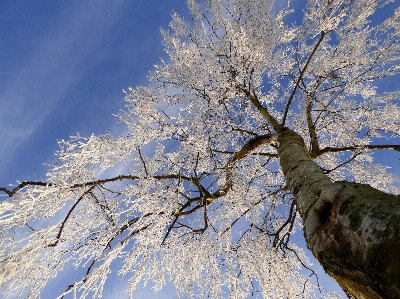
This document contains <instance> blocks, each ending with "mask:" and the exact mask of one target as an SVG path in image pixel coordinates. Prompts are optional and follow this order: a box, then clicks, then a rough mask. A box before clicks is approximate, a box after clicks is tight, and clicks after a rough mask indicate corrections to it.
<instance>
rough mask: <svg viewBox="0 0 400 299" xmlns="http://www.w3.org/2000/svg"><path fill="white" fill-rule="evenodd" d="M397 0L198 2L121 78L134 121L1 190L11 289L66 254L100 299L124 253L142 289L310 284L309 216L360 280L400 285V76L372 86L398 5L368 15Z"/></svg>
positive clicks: (337, 259) (320, 245)
mask: <svg viewBox="0 0 400 299" xmlns="http://www.w3.org/2000/svg"><path fill="white" fill-rule="evenodd" d="M388 2H390V1H383V0H382V1H376V0H375V1H372V0H347V1H344V0H342V1H339V0H337V1H335V0H310V1H309V2H308V5H307V8H306V10H305V11H304V14H303V17H302V22H301V24H300V25H296V24H291V25H288V24H286V23H285V21H284V19H285V17H287V15H288V14H290V12H291V11H290V10H289V9H288V8H284V9H281V10H279V11H278V12H276V10H277V9H276V8H275V7H274V3H273V1H256V0H237V1H235V0H226V1H224V0H220V1H208V2H207V5H205V6H204V7H202V6H201V5H199V4H197V3H196V2H194V1H193V0H189V1H188V6H189V9H190V11H191V14H192V22H191V23H189V22H187V21H185V20H184V19H182V18H181V17H179V16H178V15H176V14H174V15H173V20H172V22H171V27H172V32H171V33H170V32H167V31H163V36H164V43H165V49H166V52H167V54H168V56H169V58H168V60H167V61H164V60H162V63H161V64H160V65H158V66H156V71H155V72H153V73H152V75H151V76H150V79H151V80H150V83H149V86H147V87H144V86H139V87H136V88H130V89H129V91H126V100H127V102H128V104H127V107H126V109H125V112H122V113H121V114H120V115H119V118H120V120H122V121H124V122H125V123H126V124H127V126H128V127H129V130H130V132H129V134H128V135H126V136H123V137H114V136H112V135H111V134H109V133H106V134H104V135H99V136H95V135H92V136H90V137H88V138H84V137H81V136H79V135H78V136H75V137H72V138H71V140H69V141H64V140H61V141H59V143H60V150H59V151H58V152H57V155H58V160H57V162H56V164H55V165H53V166H51V168H50V169H49V171H48V172H47V180H45V181H26V182H21V183H18V184H17V185H16V186H14V187H13V188H9V187H4V188H1V189H0V190H1V191H2V192H3V193H4V194H5V195H7V196H8V197H9V198H7V199H5V200H3V201H2V202H1V203H0V207H1V220H0V225H1V232H2V234H1V250H0V252H1V276H0V277H1V278H0V281H1V283H2V286H3V287H4V289H5V290H6V294H7V295H10V294H14V293H16V292H21V294H22V295H24V296H25V295H27V296H28V297H32V298H35V297H38V296H39V294H40V291H41V289H42V288H43V287H44V286H45V285H46V283H48V281H49V279H50V278H52V277H54V276H55V275H57V273H58V272H59V271H60V270H61V269H63V267H64V266H65V265H66V264H68V263H72V264H74V265H75V266H84V267H86V273H85V275H84V276H83V277H82V279H81V280H79V281H76V282H75V283H74V284H71V285H70V286H68V287H67V289H66V292H65V293H68V292H70V291H72V290H75V289H76V290H78V291H80V292H81V293H80V295H81V297H82V298H84V297H86V296H88V295H89V294H91V295H93V296H94V297H98V296H100V295H101V293H102V287H103V285H104V282H105V280H106V278H107V276H108V274H109V272H110V267H111V263H112V262H113V261H115V260H121V261H122V267H121V269H120V272H119V273H120V274H121V275H130V276H131V277H130V278H129V279H130V288H131V290H132V289H134V288H135V286H136V285H137V283H138V282H140V281H141V280H145V281H147V280H152V281H154V282H155V283H156V289H158V288H161V287H162V286H163V284H164V281H165V274H167V275H169V277H170V280H171V281H172V282H173V283H174V284H175V285H176V286H177V289H178V293H179V294H178V295H181V294H183V293H185V292H186V293H188V294H189V295H190V296H194V295H195V293H196V296H197V297H199V298H202V297H207V296H208V297H211V298H218V297H222V296H224V293H229V296H230V297H232V298H245V297H246V296H247V295H248V294H249V293H250V292H251V291H252V290H253V289H255V288H256V287H255V286H254V282H257V283H258V284H259V286H260V292H261V293H262V295H263V296H264V298H270V297H275V298H296V297H301V298H312V297H315V296H317V295H316V291H317V289H318V286H314V285H312V284H311V283H310V282H309V281H308V277H307V276H308V275H309V273H311V275H312V274H313V272H312V269H311V268H310V266H309V262H308V259H307V256H306V255H305V252H304V250H302V249H301V248H299V247H298V246H297V245H296V243H295V242H293V240H291V238H290V236H291V235H293V233H294V232H295V231H296V230H297V231H298V230H303V231H304V236H305V239H306V241H307V244H308V247H309V249H310V250H311V252H312V253H313V254H314V256H315V257H316V258H317V259H318V260H319V262H320V263H321V265H322V266H323V267H324V269H325V271H326V272H327V273H328V274H330V275H331V276H332V277H334V278H335V279H336V280H337V281H338V283H339V284H340V285H341V286H342V288H343V289H344V291H345V292H346V293H347V294H348V295H349V296H352V297H353V298H398V297H400V281H399V280H398V279H397V278H398V277H400V270H399V269H400V267H399V266H400V253H399V251H398V250H396V249H397V248H398V245H400V244H399V242H400V241H398V240H399V237H400V217H399V213H400V212H399V211H400V197H399V195H396V194H399V193H400V189H399V186H398V183H399V178H398V177H396V176H395V175H393V174H391V173H390V172H388V171H387V167H384V166H381V165H379V164H377V163H374V161H373V154H374V152H376V151H378V150H396V151H400V145H398V143H399V142H398V141H399V137H400V134H399V132H400V128H399V127H400V108H399V100H398V96H399V94H400V92H399V90H385V91H380V90H379V89H378V88H377V87H375V86H374V85H372V82H379V80H388V78H390V77H391V76H394V75H396V74H398V72H399V70H400V67H399V65H400V53H399V52H400V43H399V37H400V29H399V28H400V24H399V22H400V19H399V18H400V9H397V10H395V11H394V12H393V15H392V16H389V17H388V18H387V19H385V20H384V21H383V22H381V23H380V24H378V25H376V26H369V23H368V22H369V18H370V17H371V16H372V15H373V14H374V13H375V11H377V10H378V9H379V8H381V7H383V6H384V5H386V4H387V3H388ZM378 91H379V92H378ZM387 139H392V140H391V141H387ZM396 143H397V144H396ZM117 172H118V173H117ZM116 173H117V174H116ZM304 269H306V270H307V269H308V270H309V271H310V272H309V273H308V274H306V275H304V271H303V270H304ZM128 291H130V290H128ZM321 292H325V291H323V290H321ZM28 294H29V295H28ZM323 295H324V296H327V297H332V298H334V297H335V296H336V295H335V294H332V293H329V292H325V293H324V294H323Z"/></svg>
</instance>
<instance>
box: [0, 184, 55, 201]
mask: <svg viewBox="0 0 400 299" xmlns="http://www.w3.org/2000/svg"><path fill="white" fill-rule="evenodd" d="M26 186H52V184H51V183H45V182H32V181H26V182H22V183H19V185H18V186H17V187H15V188H14V189H12V190H9V189H7V188H6V187H0V191H3V192H5V193H6V194H7V195H8V197H12V196H14V195H15V193H17V192H18V191H19V190H21V189H22V188H25V187H26Z"/></svg>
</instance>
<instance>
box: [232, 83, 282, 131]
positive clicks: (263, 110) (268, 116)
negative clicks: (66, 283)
mask: <svg viewBox="0 0 400 299" xmlns="http://www.w3.org/2000/svg"><path fill="white" fill-rule="evenodd" d="M239 90H240V91H242V92H243V93H244V94H245V95H246V97H247V98H248V99H249V100H250V102H251V103H252V104H253V105H254V106H255V107H256V108H257V110H258V111H259V112H260V113H261V115H262V116H264V117H265V119H266V120H267V121H268V122H269V123H270V124H271V126H272V127H273V128H274V130H275V131H276V132H280V131H281V128H282V126H281V125H280V124H279V123H278V122H277V121H276V119H275V118H274V117H273V116H272V115H271V114H270V113H269V111H268V109H267V108H265V107H264V106H263V105H262V104H261V103H260V101H259V100H258V99H257V96H256V95H255V94H251V92H250V91H248V90H246V89H244V88H243V87H239Z"/></svg>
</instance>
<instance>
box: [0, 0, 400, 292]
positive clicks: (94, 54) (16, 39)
mask: <svg viewBox="0 0 400 299" xmlns="http://www.w3.org/2000/svg"><path fill="white" fill-rule="evenodd" d="M300 2H302V3H305V1H300ZM173 11H176V12H178V13H179V14H183V15H185V14H187V9H186V5H185V1H184V0H112V1H111V0H108V1H105V0H103V1H100V0H95V1H94V0H79V1H78V0H68V1H67V0H52V1H50V0H2V1H1V2H0V105H1V109H0V186H6V185H8V184H10V183H15V182H16V181H17V180H19V181H23V180H32V179H40V178H43V177H44V176H45V173H44V171H45V169H46V167H45V166H43V165H42V163H46V162H47V163H51V162H52V159H53V157H54V155H53V154H54V152H55V151H56V150H57V149H58V146H57V143H56V140H57V139H68V137H69V136H71V135H75V134H76V133H77V132H79V133H80V134H81V135H82V136H88V135H90V134H92V133H94V134H99V133H104V132H105V131H109V132H112V133H114V134H117V135H121V134H124V133H125V128H124V126H123V125H121V124H118V123H117V122H116V120H115V117H114V116H113V115H112V114H116V113H118V111H119V110H120V109H121V108H123V106H124V94H123V93H122V89H127V88H128V87H134V86H136V85H139V84H144V85H146V84H147V78H146V75H147V74H148V72H149V70H152V69H153V65H154V64H156V63H158V62H159V57H160V56H161V55H165V54H164V53H163V48H162V45H161V34H160V32H159V28H160V27H163V28H167V27H168V23H169V21H170V19H171V17H170V16H171V13H172V12H173ZM386 157H387V159H389V158H388V157H389V156H386ZM396 161H397V159H396ZM397 162H398V161H397ZM397 165H398V163H397ZM68 275H73V272H69V271H66V272H65V273H64V274H62V276H68ZM322 279H323V280H324V281H325V283H324V286H329V285H334V283H332V282H329V281H328V280H329V278H326V277H324V278H322ZM68 283H70V281H69V282H66V283H65V284H63V283H61V282H60V280H57V281H56V282H54V283H52V284H51V285H50V286H49V288H47V289H46V290H45V295H44V296H43V298H51V297H53V296H54V294H55V293H54V291H56V292H57V293H60V292H62V291H63V290H64V289H65V286H66V285H67V284H68ZM331 283H332V284H331ZM107 287H108V289H107V290H106V292H105V296H103V298H125V297H123V296H126V292H125V285H124V283H123V281H120V280H119V278H117V279H114V280H112V281H111V282H110V283H108V284H107ZM135 298H174V290H173V288H171V287H167V288H166V289H165V290H162V291H161V293H159V294H157V295H155V294H154V293H152V292H151V291H149V288H147V289H144V290H138V292H137V293H136V294H135Z"/></svg>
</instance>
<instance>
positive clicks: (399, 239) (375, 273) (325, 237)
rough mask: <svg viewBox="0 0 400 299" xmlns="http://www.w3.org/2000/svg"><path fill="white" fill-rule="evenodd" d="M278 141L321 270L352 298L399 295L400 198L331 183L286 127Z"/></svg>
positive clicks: (364, 187) (295, 135)
mask: <svg viewBox="0 0 400 299" xmlns="http://www.w3.org/2000/svg"><path fill="white" fill-rule="evenodd" d="M278 141H279V143H280V144H279V156H280V164H281V167H282V170H283V173H284V175H285V178H286V182H287V185H288V186H289V188H290V190H291V193H292V195H293V197H294V199H295V200H296V204H297V207H298V209H299V212H300V215H301V217H302V219H303V223H304V236H305V239H306V242H307V246H308V248H309V249H310V250H311V251H312V253H313V254H314V256H315V257H316V258H317V260H318V261H319V262H320V263H321V265H322V266H323V268H324V270H325V271H326V272H327V273H328V274H329V275H331V276H332V277H333V278H334V279H335V280H336V281H337V282H338V283H339V285H340V286H341V287H342V288H343V290H344V291H345V293H346V294H347V295H348V296H350V297H351V298H357V299H359V298H360V299H361V298H364V299H375V298H400V196H394V195H390V194H386V193H384V192H381V191H379V190H377V189H374V188H372V187H370V186H368V185H363V184H357V183H352V182H332V181H331V180H330V179H329V177H328V176H327V175H325V174H324V173H323V171H322V170H321V169H320V168H319V167H318V165H316V164H315V163H314V162H313V161H312V160H311V158H310V156H309V153H308V151H307V149H306V147H305V145H304V141H303V139H302V137H301V136H300V135H298V134H297V133H295V132H293V131H292V130H290V129H285V130H284V131H283V132H282V133H281V135H280V137H279V139H278Z"/></svg>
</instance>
